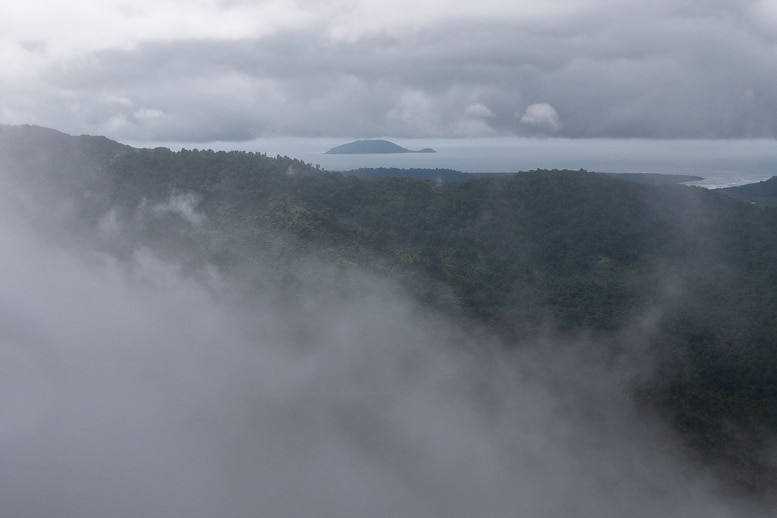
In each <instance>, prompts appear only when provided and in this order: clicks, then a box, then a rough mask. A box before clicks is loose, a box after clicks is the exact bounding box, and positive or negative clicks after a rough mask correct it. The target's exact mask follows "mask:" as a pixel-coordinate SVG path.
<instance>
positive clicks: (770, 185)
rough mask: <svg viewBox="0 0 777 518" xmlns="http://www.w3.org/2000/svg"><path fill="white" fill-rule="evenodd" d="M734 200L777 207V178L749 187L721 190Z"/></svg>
mask: <svg viewBox="0 0 777 518" xmlns="http://www.w3.org/2000/svg"><path fill="white" fill-rule="evenodd" d="M721 192H724V193H726V194H727V195H729V196H731V197H732V198H736V199H738V200H742V201H747V202H750V203H756V204H758V205H764V206H769V207H774V206H777V177H772V178H770V179H768V180H765V181H763V182H758V183H751V184H747V185H738V186H736V187H726V188H725V189H721Z"/></svg>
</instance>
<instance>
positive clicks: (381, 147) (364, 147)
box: [326, 140, 436, 155]
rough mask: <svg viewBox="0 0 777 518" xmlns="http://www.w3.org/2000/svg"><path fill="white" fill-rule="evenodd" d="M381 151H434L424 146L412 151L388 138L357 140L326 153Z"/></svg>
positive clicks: (352, 153) (376, 152) (363, 153)
mask: <svg viewBox="0 0 777 518" xmlns="http://www.w3.org/2000/svg"><path fill="white" fill-rule="evenodd" d="M381 153H436V151H435V150H434V149H431V148H424V149H420V150H418V151H412V150H410V149H407V148H403V147H402V146H398V145H396V144H394V143H393V142H389V141H388V140H357V141H355V142H349V143H348V144H343V145H341V146H335V147H333V148H332V149H330V150H329V151H327V152H326V154H328V155H368V154H381Z"/></svg>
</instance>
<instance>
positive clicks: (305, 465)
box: [0, 193, 756, 518]
mask: <svg viewBox="0 0 777 518" xmlns="http://www.w3.org/2000/svg"><path fill="white" fill-rule="evenodd" d="M11 194H13V193H11ZM7 196H8V195H6V197H7ZM11 197H13V196H11ZM24 199H25V200H28V201H29V194H26V195H25V197H24ZM3 201H6V200H5V199H4V200H3ZM195 204H196V199H194V198H191V197H187V196H186V195H182V196H178V197H176V198H172V199H171V200H170V201H169V203H166V204H161V205H159V206H157V207H150V208H147V209H148V212H149V213H150V214H157V215H159V214H161V215H169V214H171V213H172V214H180V215H181V217H182V218H183V219H184V220H185V221H186V222H187V224H191V225H197V224H199V223H200V222H201V221H202V218H203V216H202V215H200V214H198V213H197V212H196V208H195ZM19 205H20V204H19V203H18V200H17V202H14V203H10V202H9V203H5V204H4V207H5V209H3V214H2V217H1V218H0V251H2V257H3V259H2V269H0V276H2V277H0V281H2V285H3V290H2V292H1V293H0V387H1V390H0V441H2V451H3V463H2V467H0V501H2V510H3V515H4V516H8V517H20V516H38V517H48V516H52V517H54V516H56V517H58V518H68V517H79V518H84V517H104V516H112V517H125V516H126V517H130V516H131V517H137V516H187V517H212V516H224V517H243V516H246V517H247V516H284V517H287V516H338V517H364V516H371V517H382V516H385V517H395V516H417V517H426V516H451V517H471V516H493V517H499V516H520V517H527V518H535V517H551V516H552V517H558V516H578V517H601V516H631V517H641V516H644V517H648V516H650V517H654V516H666V517H673V516H676V517H693V516H700V517H701V516H703V517H705V518H709V517H734V516H737V517H740V516H744V515H752V516H755V515H756V514H755V511H753V510H752V509H748V508H746V507H744V504H743V503H742V502H740V501H738V500H737V499H735V498H734V497H733V496H731V495H727V493H726V492H725V491H722V490H721V488H720V487H719V486H718V483H717V482H716V481H715V479H714V478H713V477H712V475H711V474H709V473H707V472H706V471H705V470H704V469H702V468H701V467H700V466H698V465H695V464H693V463H691V462H690V461H687V460H685V459H687V456H686V455H685V454H684V450H683V449H682V447H681V446H680V445H679V444H678V442H676V441H675V440H674V439H673V437H672V436H671V435H670V433H669V432H668V431H667V430H666V429H664V428H663V427H662V425H661V424H660V423H659V422H657V421H651V420H650V419H649V418H646V417H643V416H638V415H637V413H636V410H635V408H634V406H633V403H632V402H631V399H630V397H629V391H628V387H629V383H631V382H632V381H633V380H634V378H635V377H639V376H640V375H642V374H644V369H645V368H646V367H645V362H644V360H645V358H644V357H641V356H640V355H639V354H636V355H624V356H623V357H619V358H615V359H612V358H609V361H599V360H601V358H597V357H596V355H595V354H591V351H592V350H594V351H595V350H596V344H595V343H584V341H583V339H580V341H569V342H564V343H557V342H554V340H556V339H555V338H554V335H553V333H552V332H548V334H547V335H546V336H542V337H537V338H536V339H535V340H534V341H532V343H530V344H521V346H512V347H507V346H505V344H502V343H500V342H499V340H498V339H497V338H495V337H492V336H489V335H488V333H486V332H485V331H482V330H477V329H471V328H467V329H464V328H463V326H462V325H461V324H459V323H458V322H456V321H452V320H451V319H450V318H449V317H446V316H444V315H440V314H435V313H433V312H431V311H429V310H426V309H423V308H422V307H421V306H420V305H419V304H418V303H416V302H414V301H413V300H412V299H411V298H410V297H408V296H406V295H405V294H403V293H402V291H401V290H400V289H399V288H397V287H395V286H392V285H391V284H389V283H388V282H387V281H385V280H383V279H380V278H376V277H374V276H371V275H368V274H366V273H353V274H350V275H348V276H347V277H346V278H343V277H337V278H336V277H334V276H332V277H331V278H329V277H327V270H326V269H325V268H322V267H320V265H316V264H314V263H312V262H311V263H310V264H309V265H308V267H309V268H311V273H310V274H311V275H321V276H322V279H321V282H320V289H319V290H317V292H316V293H314V294H310V295H308V296H305V297H302V298H294V299H291V300H289V299H287V298H284V297H283V296H281V295H282V294H279V293H277V292H267V293H246V288H245V286H244V285H243V283H241V279H235V278H231V277H229V276H227V275H225V274H223V273H221V272H219V270H218V269H217V268H215V267H214V266H211V265H200V266H198V268H197V270H196V271H192V268H191V266H190V265H188V266H187V267H184V266H183V264H182V263H181V262H179V261H178V260H177V259H176V258H175V256H174V255H170V254H159V253H158V252H157V251H156V250H155V249H152V248H149V247H147V246H143V244H142V243H136V242H134V241H133V242H132V243H133V245H132V246H133V248H132V250H130V251H129V252H128V253H125V254H122V255H115V254H112V253H109V252H108V250H110V247H106V246H101V245H100V246H98V243H99V242H100V240H99V239H96V240H94V241H89V240H84V239H66V238H63V237H62V236H67V235H72V234H77V232H73V229H72V228H64V227H63V228H60V230H61V232H59V233H57V232H55V231H53V228H54V226H55V225H56V223H55V221H54V220H58V221H60V223H59V224H61V225H64V223H62V222H66V221H68V220H67V219H66V218H65V219H63V218H49V219H47V221H46V224H45V225H43V226H41V225H40V221H35V218H32V219H31V218H30V217H29V214H30V213H29V211H22V210H16V209H14V208H13V207H18V206H19ZM33 212H35V213H36V214H37V212H36V211H33ZM116 214H117V213H116V212H111V209H109V210H107V211H106V212H105V215H104V217H105V218H107V219H104V220H103V221H109V222H110V225H109V226H110V239H116V240H121V239H122V232H123V225H124V224H126V222H123V221H121V220H120V219H117V216H116ZM68 224H69V223H68ZM101 239H107V238H105V236H102V237H101ZM649 328H650V325H649V319H648V318H647V317H646V318H645V319H644V320H643V321H640V322H638V323H635V325H634V327H633V329H630V330H628V331H629V332H628V333H625V334H626V335H630V336H631V338H630V339H631V340H632V341H633V342H634V343H635V346H638V345H639V341H640V340H641V337H644V336H646V335H647V334H648V333H649V332H650V329H649ZM551 343H552V347H550V345H551ZM583 345H585V347H583ZM583 349H585V350H586V353H585V354H583V353H582V352H581V351H582V350H583ZM635 350H639V347H635Z"/></svg>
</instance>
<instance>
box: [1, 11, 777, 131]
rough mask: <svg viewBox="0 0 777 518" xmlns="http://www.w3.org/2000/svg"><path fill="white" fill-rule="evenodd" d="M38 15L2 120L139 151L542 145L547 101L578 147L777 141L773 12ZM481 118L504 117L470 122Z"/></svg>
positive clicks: (14, 25) (11, 27) (20, 24)
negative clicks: (354, 144) (153, 146)
mask: <svg viewBox="0 0 777 518" xmlns="http://www.w3.org/2000/svg"><path fill="white" fill-rule="evenodd" d="M36 1H37V0H33V4H30V5H27V4H25V6H26V7H24V8H22V7H20V6H14V7H11V6H4V7H3V8H0V9H1V11H0V14H2V15H3V16H0V19H3V20H4V22H5V24H6V25H7V27H6V28H7V29H8V30H7V31H5V32H3V33H2V34H3V36H2V37H0V56H2V57H3V62H4V63H5V66H4V68H3V71H2V72H0V82H2V85H3V92H4V96H3V100H2V109H1V110H0V116H2V117H3V121H4V122H31V123H39V124H43V125H48V126H54V127H57V128H60V129H62V130H65V131H68V132H70V133H92V134H93V133H99V132H101V131H103V132H107V133H109V136H111V137H113V138H117V139H136V140H179V141H182V140H190V141H193V140H202V141H208V140H241V139H246V138H252V137H253V136H257V135H262V134H271V135H296V136H331V137H343V136H356V135H361V136H381V135H382V136H385V135H395V136H402V137H411V136H439V137H445V136H468V135H469V136H477V135H484V134H496V135H514V134H523V132H527V134H532V132H533V131H536V127H533V126H531V125H528V124H523V125H516V124H515V116H514V114H515V113H516V112H519V113H522V112H523V110H524V109H525V107H526V106H527V105H528V104H529V103H531V102H533V100H536V99H542V100H543V101H544V102H546V103H547V104H549V105H551V106H553V107H554V108H555V109H556V110H557V111H558V112H560V113H563V116H564V123H563V126H561V127H559V128H558V129H557V130H556V134H557V135H559V136H565V137H635V136H636V137H646V138H650V137H660V138H681V137H682V138H700V137H704V138H709V137H713V138H751V137H772V136H774V135H775V134H777V122H775V119H774V117H772V116H771V115H770V114H772V113H775V109H777V106H775V103H776V102H777V101H775V99H774V96H773V95H772V86H773V85H774V84H775V83H777V71H775V70H774V67H772V66H771V62H772V61H773V57H774V52H773V49H774V45H775V27H777V25H775V23H776V22H775V20H777V18H775V17H774V16H773V11H774V10H773V9H772V8H771V7H769V6H770V5H771V4H770V3H768V2H755V1H751V2H744V3H743V2H733V1H729V0H720V1H716V2H714V4H711V3H709V2H708V3H704V4H693V3H689V2H680V3H678V2H674V3H671V2H657V3H656V2H644V1H642V0H629V1H627V2H621V3H618V4H617V5H613V4H612V3H610V2H604V1H600V0H586V1H581V2H566V1H556V2H545V3H542V5H539V4H537V3H536V2H514V3H511V4H510V5H506V4H505V3H504V2H496V1H494V2H490V1H489V2H486V3H484V4H483V3H479V4H477V5H476V6H475V5H474V4H471V3H469V4H468V3H466V2H454V3H446V4H442V3H439V2H436V1H432V0H424V1H421V2H412V6H411V5H410V3H408V2H405V1H404V0H401V1H400V0H398V1H396V2H388V3H384V4H381V5H377V4H375V3H370V2H345V1H337V0H332V1H328V2H317V3H313V2H305V1H298V2H280V1H267V2H217V1H205V0H202V1H199V2H195V3H191V4H189V5H188V6H187V10H186V11H187V13H186V14H185V15H183V14H182V13H181V12H180V11H181V10H180V8H179V6H178V4H175V3H174V2H163V3H161V4H159V5H156V4H153V5H152V4H150V3H145V2H141V3H139V4H137V5H133V6H131V7H128V6H126V5H125V4H124V3H123V2H118V1H117V2H113V3H111V2H107V3H106V4H105V6H102V5H101V6H100V7H96V8H94V9H74V8H71V7H69V8H68V9H58V8H54V9H53V10H52V9H48V8H40V9H38V10H34V9H33V7H34V6H36V5H37V4H36V3H35V2H36ZM39 12H40V13H46V14H45V15H42V14H36V13H39ZM408 12H412V13H413V16H407V13H408ZM6 15H7V16H6ZM65 21H67V23H65ZM462 35H466V36H467V37H466V38H464V37H462ZM669 78H671V80H670V79H669ZM110 98H124V99H127V100H128V101H130V102H131V105H124V106H122V105H117V104H113V105H111V104H108V103H105V102H104V100H105V99H110ZM421 100H423V102H421ZM480 105H482V106H487V107H488V109H489V110H490V111H491V112H492V113H493V117H491V116H489V117H488V120H487V121H486V119H485V118H479V119H478V118H477V117H475V118H473V117H472V114H471V113H469V114H468V113H466V109H467V107H468V106H480ZM143 109H152V110H156V111H159V112H163V113H164V117H157V118H143V117H138V116H137V114H139V113H141V114H142V113H143V112H140V111H139V110H143ZM516 126H517V127H516ZM532 128H533V129H532Z"/></svg>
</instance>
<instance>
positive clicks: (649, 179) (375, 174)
mask: <svg viewBox="0 0 777 518" xmlns="http://www.w3.org/2000/svg"><path fill="white" fill-rule="evenodd" d="M341 172H342V173H343V174H347V175H349V176H356V177H357V178H384V177H387V176H390V177H394V178H415V179H417V180H434V181H437V182H458V181H461V180H473V179H476V178H493V177H496V176H499V175H505V174H515V173H462V172H461V171H456V170H454V169H417V168H410V169H400V168H396V167H363V168H360V169H353V170H351V171H341ZM579 172H581V173H584V172H586V171H585V170H584V169H580V170H579ZM601 174H603V175H606V176H610V177H613V178H618V179H620V180H625V181H627V182H636V183H646V184H651V185H664V184H675V183H684V182H692V181H697V180H703V179H704V178H702V177H701V176H691V175H682V174H658V173H601Z"/></svg>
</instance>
